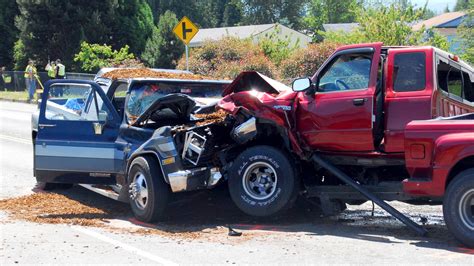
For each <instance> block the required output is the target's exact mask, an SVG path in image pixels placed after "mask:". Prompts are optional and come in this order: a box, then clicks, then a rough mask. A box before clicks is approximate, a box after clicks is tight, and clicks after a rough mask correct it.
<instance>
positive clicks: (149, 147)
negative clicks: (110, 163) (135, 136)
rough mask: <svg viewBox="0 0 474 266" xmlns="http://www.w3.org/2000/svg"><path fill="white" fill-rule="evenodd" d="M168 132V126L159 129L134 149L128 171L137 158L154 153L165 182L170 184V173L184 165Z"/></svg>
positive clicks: (128, 161)
mask: <svg viewBox="0 0 474 266" xmlns="http://www.w3.org/2000/svg"><path fill="white" fill-rule="evenodd" d="M168 133H169V132H168V130H166V128H164V129H163V130H157V131H155V133H154V134H153V136H152V137H151V138H150V139H149V140H147V141H146V142H144V143H143V144H142V145H141V146H140V147H138V148H137V149H136V150H134V151H133V152H132V153H131V154H130V155H129V156H128V159H127V167H126V173H128V170H129V169H130V167H131V163H132V161H133V160H134V159H135V158H137V157H138V156H142V155H152V156H154V157H155V158H156V160H157V163H158V166H159V168H160V169H161V172H162V174H163V178H164V180H165V182H166V183H168V184H169V183H170V182H169V180H168V174H169V173H172V172H176V171H179V170H181V169H182V165H181V160H180V158H179V156H178V152H177V150H176V145H175V144H174V141H173V138H172V137H171V136H167V135H168Z"/></svg>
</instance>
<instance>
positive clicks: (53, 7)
mask: <svg viewBox="0 0 474 266" xmlns="http://www.w3.org/2000/svg"><path fill="white" fill-rule="evenodd" d="M17 3H18V7H19V10H20V15H19V16H18V19H17V23H16V25H17V27H18V29H19V30H20V36H19V37H20V39H21V41H22V43H23V45H24V52H25V55H26V57H27V58H28V57H29V58H32V59H35V60H37V63H38V65H45V64H46V61H47V59H48V58H50V59H56V58H61V60H62V61H63V62H64V63H65V64H66V66H67V67H68V69H69V70H71V69H72V70H78V69H79V66H78V65H77V64H76V63H75V62H74V61H73V55H74V54H75V53H77V52H78V51H79V49H80V44H81V42H82V41H87V42H89V43H109V44H110V45H111V46H112V48H114V49H120V48H121V47H123V46H125V45H129V46H130V50H131V51H132V52H135V53H137V54H139V53H141V52H142V51H143V49H144V46H145V42H146V39H147V38H148V36H149V35H151V31H152V29H153V17H152V14H151V10H150V8H149V6H148V5H147V4H146V1H145V0H128V1H123V0H103V1H99V0H94V1H78V0H74V1H73V0H71V1H60V0H17Z"/></svg>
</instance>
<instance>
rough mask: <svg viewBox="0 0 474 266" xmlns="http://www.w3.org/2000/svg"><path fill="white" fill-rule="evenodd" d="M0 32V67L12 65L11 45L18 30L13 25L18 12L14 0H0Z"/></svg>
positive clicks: (10, 66) (13, 43)
mask: <svg viewBox="0 0 474 266" xmlns="http://www.w3.org/2000/svg"><path fill="white" fill-rule="evenodd" d="M0 6H1V7H2V8H1V9H0V32H1V33H2V41H1V42H0V67H2V66H5V67H7V68H12V67H13V53H12V51H13V47H14V45H15V41H16V40H17V37H18V30H17V29H16V27H15V16H16V15H18V14H19V10H18V6H17V4H16V2H15V1H11V0H0Z"/></svg>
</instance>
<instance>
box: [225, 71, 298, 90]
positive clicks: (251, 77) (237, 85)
mask: <svg viewBox="0 0 474 266" xmlns="http://www.w3.org/2000/svg"><path fill="white" fill-rule="evenodd" d="M242 91H260V92H266V93H270V94H279V93H282V92H285V91H291V88H290V87H288V86H286V85H285V84H283V83H281V82H279V81H276V80H274V79H271V78H269V77H267V76H265V75H263V74H261V73H259V72H256V71H244V72H242V73H240V74H239V75H238V76H237V78H235V79H234V81H233V82H232V83H231V84H230V85H229V86H227V88H226V89H225V90H224V92H223V93H222V96H226V95H229V94H231V93H237V92H242Z"/></svg>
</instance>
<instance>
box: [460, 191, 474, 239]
mask: <svg viewBox="0 0 474 266" xmlns="http://www.w3.org/2000/svg"><path fill="white" fill-rule="evenodd" d="M459 213H460V215H461V221H462V222H463V223H464V224H465V225H466V226H467V227H468V228H469V229H470V230H474V189H471V190H468V191H467V192H466V193H464V195H462V197H461V200H460V204H459Z"/></svg>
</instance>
